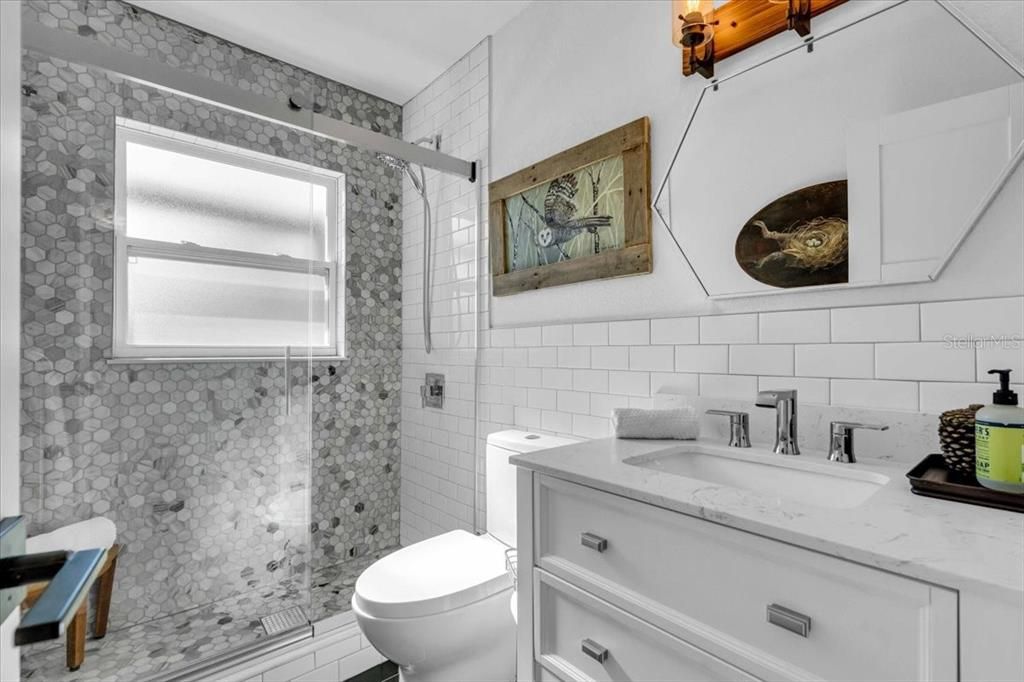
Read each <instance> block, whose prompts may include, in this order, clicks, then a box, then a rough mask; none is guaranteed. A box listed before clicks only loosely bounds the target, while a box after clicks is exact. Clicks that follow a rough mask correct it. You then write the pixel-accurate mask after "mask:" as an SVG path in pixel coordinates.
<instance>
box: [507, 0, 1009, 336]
mask: <svg viewBox="0 0 1024 682" xmlns="http://www.w3.org/2000/svg"><path fill="white" fill-rule="evenodd" d="M959 4H960V5H962V9H963V10H964V12H967V13H969V14H970V16H971V17H973V18H975V19H976V20H977V21H978V23H979V24H981V25H983V26H984V27H986V28H987V29H989V30H991V31H992V33H993V37H994V38H995V39H996V40H998V41H1000V42H1001V43H1003V44H1004V45H1005V46H1006V48H1007V49H1008V50H1016V55H1015V56H1016V57H1017V58H1018V59H1022V58H1021V49H1022V47H1021V38H1020V27H1021V25H1022V21H1024V10H1022V9H1021V8H1022V3H1018V2H1014V1H1012V0H1010V1H1007V2H985V3H977V2H963V3H959ZM880 5H881V3H878V2H857V3H848V4H847V5H844V6H843V7H841V8H839V9H837V10H834V11H833V12H830V13H828V14H826V15H823V16H822V17H818V18H816V19H815V24H814V25H815V27H816V29H817V30H818V31H821V30H822V29H824V28H825V27H826V26H827V25H828V24H836V23H840V22H843V23H845V22H846V21H849V20H850V19H851V18H852V17H853V16H856V15H860V14H861V13H864V12H866V11H868V10H870V9H872V8H877V7H879V6H880ZM669 6H670V4H669V3H668V2H667V0H656V1H648V2H600V3H589V4H588V5H587V6H586V9H585V10H583V9H582V8H581V7H580V6H579V4H578V3H574V2H562V1H553V2H538V3H534V4H533V5H531V6H529V7H528V8H527V9H526V10H525V11H524V12H523V13H522V14H520V15H519V16H518V17H516V18H515V19H513V20H512V21H511V22H510V23H509V24H507V25H506V26H505V27H503V28H502V29H501V30H500V31H499V32H498V33H497V34H495V36H494V43H493V67H492V71H493V76H492V78H493V100H492V104H493V108H492V129H491V157H492V169H493V177H494V178H501V177H503V176H505V175H507V174H509V173H512V172H514V171H516V170H518V169H520V168H522V167H524V166H527V165H529V164H530V163H533V162H535V161H537V160H539V159H542V158H545V157H547V156H549V155H551V154H555V153H557V152H559V151H561V150H563V149H565V148H567V147H570V146H572V145H574V144H577V143H579V142H582V141H584V140H586V139H589V138H590V137H593V136H595V135H598V134H600V133H602V132H605V131H606V130H609V129H611V128H614V127H616V126H619V125H621V124H623V123H626V122H628V121H631V120H633V119H635V118H638V117H640V116H649V117H650V118H651V129H652V133H651V134H652V149H651V158H652V176H653V177H652V180H653V183H654V188H655V189H656V188H657V186H658V184H660V182H661V180H662V179H663V178H664V176H665V173H666V171H667V168H668V166H669V163H670V161H671V155H672V154H673V152H674V151H675V147H676V145H677V143H678V140H679V137H680V134H681V131H682V127H683V125H684V124H685V118H686V116H687V115H688V114H689V112H690V110H691V108H692V106H693V102H694V98H695V93H696V92H697V90H698V89H699V88H700V87H702V86H703V85H704V81H703V79H700V78H697V77H692V78H683V77H682V75H681V74H680V72H679V64H680V56H679V53H678V51H677V50H676V49H675V48H674V47H673V46H672V45H671V43H670V40H669V34H670V24H669V16H670V15H669ZM794 40H796V37H795V34H792V33H790V34H786V35H783V36H778V37H776V38H773V39H771V40H769V41H766V42H765V43H762V44H761V45H759V46H757V47H755V48H753V49H751V50H749V51H747V52H744V53H742V54H741V55H738V56H736V57H732V58H730V59H729V60H728V61H726V62H723V63H721V64H719V65H717V66H716V70H717V72H718V74H719V75H721V76H725V75H727V74H728V73H730V72H733V71H735V70H736V69H738V68H741V67H743V66H744V65H747V64H750V63H753V62H755V61H757V60H758V59H760V58H763V57H764V56H766V55H768V54H774V53H776V52H778V51H779V50H781V49H783V47H785V46H788V45H791V44H792V42H793V41H794ZM1022 61H1024V59H1022ZM721 134H723V135H726V134H728V131H727V130H722V131H721ZM715 181H716V179H715V178H709V179H707V182H708V190H709V192H711V193H712V196H713V192H714V191H715V187H716V185H715ZM726 185H727V186H729V187H730V190H729V191H736V190H735V188H733V187H732V186H731V185H728V184H727V183H726ZM720 186H721V185H720ZM1022 186H1024V171H1022V170H1018V172H1017V173H1016V175H1015V177H1014V178H1013V179H1012V180H1011V182H1010V185H1009V186H1008V188H1007V189H1006V190H1005V191H1004V192H1003V193H1002V195H1001V197H1000V198H999V199H998V200H997V202H996V204H995V205H994V206H993V207H992V209H991V210H990V211H989V213H988V215H987V216H986V217H985V219H984V220H983V222H982V224H981V225H980V226H979V228H978V229H977V230H976V232H975V233H974V234H973V235H972V236H971V238H970V239H969V240H968V242H967V244H965V246H964V248H963V250H962V251H961V252H960V253H959V254H957V256H956V258H955V259H954V261H953V262H952V264H951V265H950V267H949V269H948V270H947V272H946V273H944V274H943V276H942V277H941V279H940V280H939V281H938V282H935V283H928V284H915V285H905V286H898V287H885V288H880V289H870V290H851V291H841V292H830V293H821V292H819V293H811V292H800V293H791V294H782V295H778V296H772V297H765V298H757V299H743V300H730V301H725V302H709V301H708V300H706V299H705V297H704V295H703V292H701V291H700V288H699V286H698V284H697V282H696V281H695V279H694V277H693V275H692V274H691V273H690V271H689V269H688V268H687V266H686V265H685V264H684V263H683V261H682V259H681V258H680V255H679V253H678V251H677V250H676V249H675V247H674V245H673V244H672V243H671V241H670V240H669V238H668V236H667V234H666V233H665V232H664V228H663V227H661V226H660V225H659V224H658V223H657V220H656V219H655V224H654V272H653V274H651V275H645V276H638V277H633V278H630V279H628V280H606V281H598V282H588V283H583V284H577V285H571V286H566V287H559V288H553V289H546V290H543V291H535V292H528V293H524V294H519V295H516V296H510V297H503V298H498V299H495V301H494V302H493V311H492V314H493V322H494V324H495V325H496V326H514V325H522V324H537V323H551V322H556V321H566V320H568V321H583V320H602V319H603V320H607V319H626V318H630V317H635V316H637V314H638V312H640V313H642V315H643V316H649V317H661V316H672V315H680V314H711V313H718V312H741V311H756V310H784V309H791V308H804V307H834V306H846V305H869V304H879V303H892V302H899V301H922V300H945V299H950V298H972V297H983V296H1007V295H1016V294H1020V293H1021V292H1022V291H1024V272H1022V270H1024V269H1022V268H1021V267H1020V266H1019V263H1020V259H1019V256H1020V253H1021V251H1022V250H1024V236H1022V231H1021V230H1020V229H1018V228H1019V225H1020V224H1021V220H1022V205H1024V198H1022V197H1024V194H1022V191H1024V190H1022ZM723 199H727V197H723ZM982 268H983V269H984V270H982ZM983 271H984V272H985V273H987V274H986V275H985V276H982V275H981V274H980V273H981V272H983ZM991 273H997V274H996V275H995V276H993V275H992V274H991Z"/></svg>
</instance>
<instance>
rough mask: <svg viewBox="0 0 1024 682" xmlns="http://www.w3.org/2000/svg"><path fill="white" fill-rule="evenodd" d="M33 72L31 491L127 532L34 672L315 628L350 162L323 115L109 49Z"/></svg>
mask: <svg viewBox="0 0 1024 682" xmlns="http://www.w3.org/2000/svg"><path fill="white" fill-rule="evenodd" d="M23 83H24V84H25V88H24V89H23V119H24V132H23V145H24V150H25V154H24V178H23V210H24V215H25V220H24V224H23V235H22V237H23V264H24V266H23V290H24V294H23V300H22V306H23V314H24V317H25V319H24V325H23V349H22V366H23V368H24V369H23V376H22V398H23V405H24V408H23V417H22V419H23V422H22V442H23V450H22V472H23V481H22V498H23V509H24V512H25V514H26V516H27V517H28V520H29V524H30V529H29V533H30V535H35V536H43V538H42V539H41V540H37V542H39V543H43V544H45V542H47V541H51V540H52V541H54V542H58V543H65V544H66V543H67V542H68V540H67V536H66V535H65V536H64V538H57V539H53V538H54V536H50V538H49V539H48V538H47V537H46V534H47V533H51V532H53V531H58V530H62V529H63V532H65V533H67V532H70V533H71V535H72V537H73V538H74V539H75V540H76V541H80V542H82V543H86V544H100V543H104V544H112V545H113V546H116V547H117V550H116V551H117V552H118V554H117V560H116V564H114V563H111V565H109V567H108V568H109V571H110V573H109V575H110V578H111V580H110V583H109V584H110V587H111V589H110V590H109V592H107V593H106V594H104V593H102V592H100V591H97V592H96V593H95V594H94V595H93V596H92V598H91V600H90V602H89V605H88V610H87V617H88V619H89V621H90V625H89V627H88V628H87V629H86V632H87V634H88V637H89V639H87V640H86V646H85V649H84V660H78V661H76V662H77V665H78V669H77V672H72V671H70V670H69V664H70V663H72V661H70V660H69V659H68V652H67V651H66V650H65V646H64V642H62V641H51V642H46V643H42V644H39V645H34V646H30V647H25V648H24V649H23V650H22V655H23V674H24V676H25V677H26V678H35V679H45V680H62V679H71V678H72V677H73V678H75V679H86V680H89V679H117V680H137V679H140V678H150V677H154V676H158V675H170V674H173V673H174V672H176V671H181V670H183V669H186V668H189V667H193V666H197V665H203V664H206V663H208V662H210V661H212V660H215V659H217V658H218V657H222V656H224V655H225V654H229V653H231V652H238V651H242V650H244V649H245V648H246V647H248V646H251V645H253V644H254V643H255V644H256V645H257V646H259V647H260V648H266V646H267V642H268V641H269V640H268V639H267V638H268V637H269V636H271V635H272V634H280V633H285V636H288V633H290V634H291V635H293V636H295V635H305V634H308V633H309V625H308V619H309V617H310V615H311V610H312V609H311V608H310V597H309V573H310V566H311V548H310V542H309V528H310V498H309V496H310V463H311V457H310V448H311V444H312V435H311V433H310V424H311V414H312V412H313V410H312V398H313V393H314V385H315V383H316V380H315V379H314V378H313V364H312V361H311V359H310V358H311V356H314V355H316V354H323V355H324V356H329V355H332V354H337V352H338V351H337V348H336V346H334V345H332V344H334V343H336V342H337V339H338V337H337V335H336V334H335V333H334V331H333V329H335V328H336V327H335V325H336V324H337V321H338V312H337V308H336V305H337V302H338V299H337V295H336V294H335V288H334V287H337V284H338V260H337V257H336V255H335V254H336V252H332V251H331V249H336V247H337V241H336V240H335V241H331V237H330V236H329V235H330V234H331V233H333V234H335V235H336V234H337V232H338V231H340V227H339V224H340V223H339V221H340V214H339V213H338V210H337V203H338V201H339V196H340V195H341V194H343V191H342V190H341V189H339V188H341V187H343V184H342V183H341V176H340V174H339V173H335V172H324V170H323V169H322V168H321V167H320V166H319V165H318V160H317V158H316V155H315V149H314V146H313V144H312V138H311V137H309V136H308V135H304V134H301V133H299V132H298V131H296V130H294V129H290V128H286V127H284V126H280V125H276V124H271V123H268V122H266V121H263V120H260V119H258V118H254V117H251V116H247V115H245V114H242V113H239V112H235V111H228V110H225V109H221V108H218V107H215V106H212V105H210V104H208V103H205V102H200V101H197V100H192V99H189V98H187V97H183V96H181V95H178V94H175V93H170V92H165V91H161V90H159V89H157V88H153V87H150V86H146V85H141V84H139V83H135V82H131V81H128V80H125V79H123V78H120V77H118V76H114V75H111V74H109V73H107V72H104V71H101V70H98V69H93V68H87V67H85V66H81V65H77V64H69V63H67V62H65V61H62V60H59V59H56V58H52V57H48V56H47V55H44V54H39V53H34V52H31V51H29V52H26V54H25V56H24V60H23ZM332 188H333V192H332ZM328 196H331V197H333V200H334V202H335V203H334V204H332V203H330V200H329V199H328ZM54 548H67V547H64V546H63V545H62V546H61V547H54ZM100 620H102V621H104V624H105V626H106V636H105V637H104V638H103V639H92V635H93V633H94V632H96V630H95V629H94V628H95V627H96V625H98V623H97V621H100Z"/></svg>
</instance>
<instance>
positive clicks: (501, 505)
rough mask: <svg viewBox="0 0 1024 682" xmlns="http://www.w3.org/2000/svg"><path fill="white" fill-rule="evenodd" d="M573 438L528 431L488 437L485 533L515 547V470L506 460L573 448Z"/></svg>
mask: <svg viewBox="0 0 1024 682" xmlns="http://www.w3.org/2000/svg"><path fill="white" fill-rule="evenodd" d="M578 442H580V441H579V440H578V439H576V438H562V437H557V436H542V435H541V434H539V433H530V432H529V431H499V432H498V433H492V434H491V435H490V436H488V437H487V469H486V471H485V473H484V478H485V479H486V481H487V484H486V488H485V490H486V494H487V532H488V533H490V534H491V535H493V536H494V537H496V538H498V539H499V540H501V541H502V542H504V543H505V544H506V545H509V546H510V547H515V546H516V467H515V465H513V464H509V462H508V458H509V457H511V456H512V455H519V454H523V453H527V452H536V451H538V450H547V449H548V448H557V447H561V446H563V445H572V444H573V443H578Z"/></svg>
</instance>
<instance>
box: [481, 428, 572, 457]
mask: <svg viewBox="0 0 1024 682" xmlns="http://www.w3.org/2000/svg"><path fill="white" fill-rule="evenodd" d="M579 442H580V439H579V438H567V437H564V436H546V435H543V434H540V433H533V432H530V431H498V432H497V433H492V434H491V435H489V436H487V444H488V445H494V446H497V447H499V448H502V449H503V450H508V451H510V452H536V451H538V450H547V449H548V448H560V447H562V446H563V445H573V444H574V443H579Z"/></svg>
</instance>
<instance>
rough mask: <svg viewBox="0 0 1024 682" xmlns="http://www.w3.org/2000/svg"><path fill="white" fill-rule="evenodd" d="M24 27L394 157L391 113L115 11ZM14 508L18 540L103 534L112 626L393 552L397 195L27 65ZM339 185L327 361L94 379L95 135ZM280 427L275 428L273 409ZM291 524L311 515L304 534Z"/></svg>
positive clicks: (231, 125) (204, 108) (106, 348)
mask: <svg viewBox="0 0 1024 682" xmlns="http://www.w3.org/2000/svg"><path fill="white" fill-rule="evenodd" d="M23 7H24V15H25V21H26V22H28V21H37V22H41V23H43V24H45V25H47V26H51V27H57V28H60V29H62V30H67V31H69V32H73V33H76V34H78V35H81V36H87V37H92V38H94V39H96V40H98V41H100V42H102V43H104V44H107V45H114V46H116V47H119V48H121V49H125V50H130V51H133V52H135V53H137V54H143V55H146V56H149V57H152V58H155V59H160V60H161V61H163V62H164V63H167V64H170V65H173V66H178V67H179V68H182V69H186V70H189V71H191V72H194V73H197V74H200V75H203V76H206V77H209V78H212V79H215V80H218V81H223V82H225V83H228V84H231V85H235V86H237V87H239V88H243V89H246V90H251V91H253V92H256V93H259V94H261V95H264V96H267V97H273V98H276V99H278V100H282V101H286V100H287V99H288V97H289V96H290V95H291V94H292V93H294V92H295V91H296V90H298V89H301V90H304V91H305V92H308V93H313V94H314V96H315V98H316V99H317V101H319V102H322V103H323V104H324V105H325V113H327V114H329V115H331V116H334V117H336V118H339V119H342V120H345V121H348V122H351V123H355V124H357V125H361V126H364V127H367V128H372V129H374V130H377V131H379V132H383V133H385V134H388V135H392V136H395V137H399V136H400V129H401V108H400V107H399V106H398V105H395V104H392V103H390V102H386V101H384V100H380V99H378V98H375V97H373V96H371V95H368V94H366V93H363V92H360V91H357V90H354V89H352V88H349V87H347V86H344V85H342V84H339V83H334V82H332V81H329V80H326V79H324V78H322V77H320V76H317V75H315V74H311V73H307V72H304V71H302V70H300V69H297V68H295V67H292V66H290V65H288V64H284V63H282V62H278V61H276V60H273V59H271V58H269V57H266V56H264V55H261V54H257V53H254V52H251V51H249V50H246V49H243V48H241V47H238V46H236V45H232V44H230V43H227V42H225V41H222V40H220V39H218V38H215V37H212V36H208V35H205V34H202V33H200V32H197V31H195V30H194V29H191V28H188V27H185V26H182V25H180V24H176V23H174V22H172V21H169V20H167V19H164V18H162V17H159V16H157V15H153V14H150V13H147V12H144V11H142V10H138V9H136V8H134V7H132V6H130V5H127V4H124V3H120V2H114V1H97V2H85V1H68V0H64V1H62V2H44V1H40V0H32V1H31V2H27V3H25V4H24V5H23ZM22 97H23V120H24V135H23V146H24V157H23V164H24V165H23V173H24V175H23V214H24V223H23V233H22V239H23V259H22V268H23V294H22V302H23V320H22V378H23V380H22V398H23V403H22V404H23V409H22V472H23V485H22V506H23V509H24V511H25V513H26V514H27V515H28V516H29V517H30V519H31V532H33V533H37V532H42V531H46V530H50V529H53V528H56V527H59V526H61V525H64V524H66V523H69V522H72V521H76V520H81V519H84V518H88V517H90V516H93V515H98V514H101V515H104V516H108V517H109V518H111V519H113V520H114V521H115V523H116V524H117V526H118V535H119V537H118V541H119V542H121V543H123V544H124V545H125V550H124V552H123V553H122V558H121V559H120V562H119V566H118V578H117V583H116V588H115V591H114V603H113V609H112V615H111V627H122V626H125V625H128V624H130V623H137V622H143V621H147V620H149V619H152V618H156V617H159V616H164V615H168V614H172V613H175V612H178V611H180V610H182V609H186V608H191V607H195V606H198V605H202V604H205V603H207V602H210V601H213V600H218V599H224V598H227V597H231V596H235V595H238V594H241V593H243V592H245V591H246V590H252V589H256V588H264V587H266V586H268V585H273V584H276V583H278V582H280V581H283V580H289V581H294V580H295V579H296V576H299V577H301V576H304V575H307V574H308V571H309V570H322V569H323V568H324V567H327V566H330V565H332V564H336V563H338V562H341V561H344V560H345V559H347V558H350V557H356V556H362V555H365V554H367V553H368V552H373V551H377V550H380V549H384V548H387V547H390V546H392V545H395V544H397V542H398V532H399V531H398V513H399V502H398V486H399V472H398V467H399V459H400V458H399V450H398V448H399V445H398V427H399V419H400V404H399V396H400V390H401V376H400V373H401V233H402V230H401V202H400V193H401V180H400V178H399V176H398V174H397V173H396V172H395V171H394V170H392V169H390V168H388V167H387V166H385V165H384V164H382V163H380V162H379V161H378V160H377V159H376V158H375V157H374V156H373V154H370V153H367V152H364V151H361V150H358V149H355V148H352V147H348V146H345V145H340V144H335V143H332V142H330V141H327V140H323V139H321V138H317V137H314V136H312V135H307V134H303V133H301V132H299V131H297V130H293V129H288V128H285V127H281V126H274V125H272V124H269V123H267V122H265V121H262V120H259V119H256V118H252V117H247V116H244V115H241V114H238V113H236V112H230V111H225V110H221V109H218V108H216V107H212V106H210V105H208V104H205V103H202V102H198V101H193V100H189V99H187V98H183V97H181V96H178V95H172V94H169V93H166V92H162V91H159V90H156V89H154V88H151V87H148V86H143V85H140V84H137V83H132V82H129V81H126V80H124V79H121V78H118V77H114V76H111V75H109V74H106V73H104V72H101V71H98V70H94V69H89V68H85V67H83V66H81V65H77V64H68V63H67V62H64V61H61V60H58V59H54V58H50V57H47V56H45V55H41V54H36V53H31V52H27V53H25V55H24V60H23V86H22ZM118 116H122V117H125V118H129V119H132V120H135V121H139V122H142V123H147V124H151V125H156V126H160V127H164V128H169V129H172V130H176V131H183V132H187V133H189V134H192V135H196V136H199V137H204V138H207V139H210V140H215V141H217V142H222V143H226V144H230V145H236V146H239V147H243V148H246V149H252V150H255V151H259V152H263V153H269V154H275V155H278V156H280V157H284V158H288V159H291V160H293V161H300V162H305V163H310V164H314V165H317V166H320V167H324V168H329V169H331V170H335V171H338V172H341V173H344V174H345V176H346V185H347V195H346V211H347V214H346V224H345V226H344V230H345V235H346V257H347V258H346V286H345V323H346V325H345V327H346V358H345V359H344V360H341V361H337V362H334V363H327V362H320V361H318V362H315V363H313V364H312V365H311V366H303V364H302V363H292V366H291V368H290V371H289V372H288V373H287V374H286V371H285V367H284V363H283V362H263V363H256V362H214V363H173V364H152V365H151V364H147V365H123V364H111V363H108V361H107V360H108V358H109V354H110V351H111V346H112V344H111V336H112V310H113V300H112V299H113V293H112V291H113V287H112V281H113V255H112V252H113V223H112V219H113V206H114V189H113V187H114V185H113V178H114V173H115V168H114V130H115V118H116V117H118ZM286 391H291V394H292V405H293V408H294V409H293V410H292V412H291V414H290V415H286V413H285V412H286V411H285V409H284V403H285V392H286ZM307 505H308V506H309V508H310V512H309V514H308V516H307V511H306V510H307Z"/></svg>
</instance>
